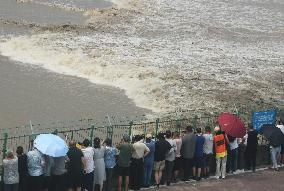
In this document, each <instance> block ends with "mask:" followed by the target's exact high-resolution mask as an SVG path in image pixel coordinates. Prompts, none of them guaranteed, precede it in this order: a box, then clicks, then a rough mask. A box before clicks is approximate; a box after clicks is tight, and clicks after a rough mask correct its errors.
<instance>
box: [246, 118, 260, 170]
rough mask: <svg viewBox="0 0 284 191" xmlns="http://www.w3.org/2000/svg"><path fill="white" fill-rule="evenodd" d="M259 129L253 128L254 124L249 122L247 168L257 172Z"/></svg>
mask: <svg viewBox="0 0 284 191" xmlns="http://www.w3.org/2000/svg"><path fill="white" fill-rule="evenodd" d="M257 145H258V140H257V131H256V130H254V129H253V126H252V124H249V131H248V135H247V146H246V154H245V155H246V158H247V165H246V166H247V169H248V170H250V169H251V168H252V171H253V172H255V167H256V152H257Z"/></svg>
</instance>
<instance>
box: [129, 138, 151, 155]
mask: <svg viewBox="0 0 284 191" xmlns="http://www.w3.org/2000/svg"><path fill="white" fill-rule="evenodd" d="M133 148H134V150H135V152H134V153H133V154H132V157H133V158H135V159H140V158H143V157H144V154H145V152H149V151H150V149H149V148H148V147H147V146H146V145H145V144H144V143H143V142H136V143H134V144H133Z"/></svg>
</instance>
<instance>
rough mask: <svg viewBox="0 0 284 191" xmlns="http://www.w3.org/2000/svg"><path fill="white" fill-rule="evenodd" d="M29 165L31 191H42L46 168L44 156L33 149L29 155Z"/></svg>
mask: <svg viewBox="0 0 284 191" xmlns="http://www.w3.org/2000/svg"><path fill="white" fill-rule="evenodd" d="M27 164H28V173H29V186H28V190H29V191H42V190H43V183H44V177H43V175H44V166H45V160H44V156H43V154H42V153H41V152H40V151H39V150H37V148H35V147H34V148H33V150H31V151H29V152H28V153H27Z"/></svg>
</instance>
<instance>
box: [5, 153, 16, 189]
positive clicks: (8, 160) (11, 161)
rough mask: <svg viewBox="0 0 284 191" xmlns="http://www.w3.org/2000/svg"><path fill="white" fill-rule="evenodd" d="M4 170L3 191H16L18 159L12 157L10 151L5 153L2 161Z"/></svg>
mask: <svg viewBox="0 0 284 191" xmlns="http://www.w3.org/2000/svg"><path fill="white" fill-rule="evenodd" d="M3 169H4V179H3V180H4V191H18V189H19V172H18V157H16V156H14V154H13V152H12V151H7V153H6V157H5V159H4V160H3Z"/></svg>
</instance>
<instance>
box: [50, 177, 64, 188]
mask: <svg viewBox="0 0 284 191" xmlns="http://www.w3.org/2000/svg"><path fill="white" fill-rule="evenodd" d="M51 183H52V191H65V190H67V185H66V174H62V175H52V176H51Z"/></svg>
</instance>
